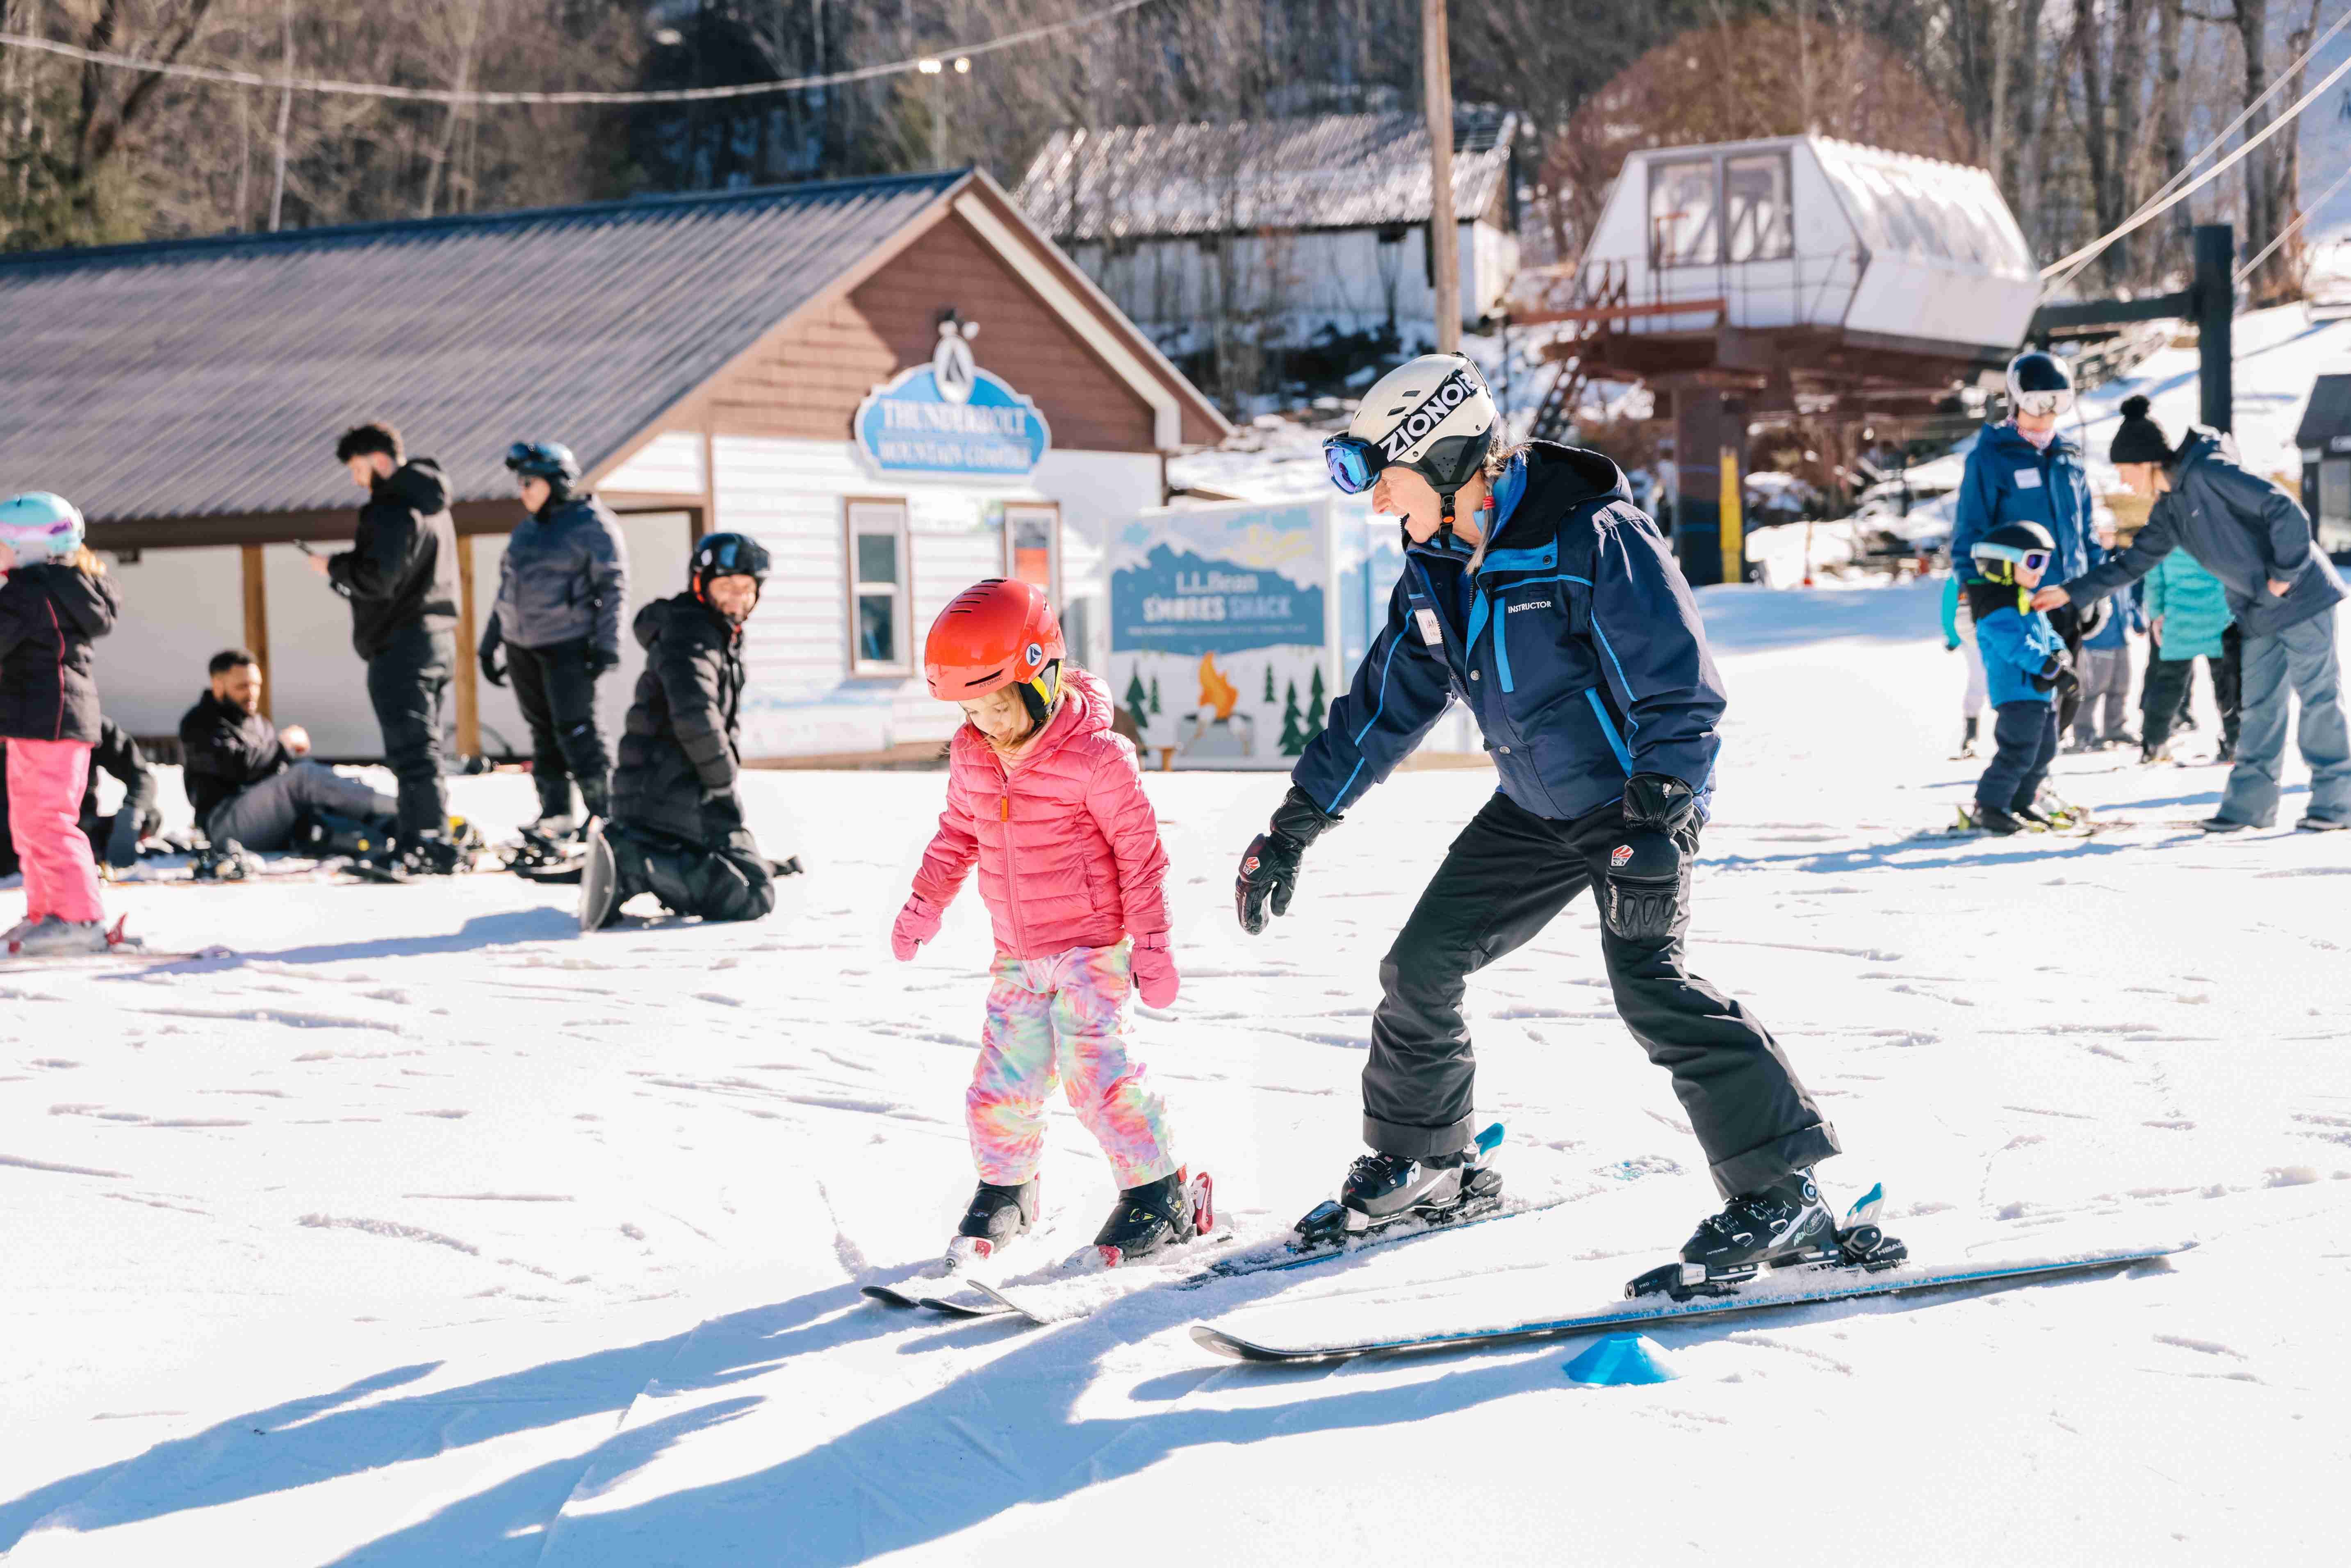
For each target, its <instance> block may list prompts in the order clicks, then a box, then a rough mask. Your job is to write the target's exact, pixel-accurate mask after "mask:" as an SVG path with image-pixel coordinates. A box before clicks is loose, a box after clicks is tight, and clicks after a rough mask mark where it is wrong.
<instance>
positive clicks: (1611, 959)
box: [1364, 794, 1837, 1197]
mask: <svg viewBox="0 0 2351 1568" xmlns="http://www.w3.org/2000/svg"><path fill="white" fill-rule="evenodd" d="M1623 837H1624V811H1623V808H1622V807H1621V806H1620V805H1619V804H1618V803H1617V802H1615V801H1613V800H1612V801H1610V802H1609V803H1608V804H1607V805H1605V806H1602V807H1599V808H1597V809H1596V810H1592V811H1589V812H1587V813H1585V814H1584V815H1583V816H1581V817H1578V818H1576V819H1575V820H1574V821H1552V820H1551V819H1549V818H1545V817H1539V816H1537V815H1535V814H1534V813H1533V812H1532V811H1530V810H1527V809H1526V808H1525V807H1523V806H1520V805H1519V804H1518V803H1517V802H1516V801H1513V800H1510V797H1508V796H1507V795H1500V794H1497V795H1496V796H1494V797H1493V798H1492V799H1491V800H1489V801H1488V802H1487V803H1486V806H1485V808H1484V810H1480V811H1479V813H1478V814H1477V816H1475V817H1474V818H1472V819H1470V821H1469V825H1468V827H1467V828H1465V829H1463V830H1462V832H1461V836H1460V837H1458V838H1457V839H1455V840H1454V841H1453V847H1452V848H1451V849H1450V850H1448V851H1447V852H1446V856H1445V863H1444V864H1443V865H1441V866H1439V867H1438V868H1437V876H1436V878H1435V879H1434V880H1433V881H1431V882H1430V883H1429V884H1428V888H1427V891H1426V892H1425V893H1423V894H1421V895H1420V903H1419V904H1417V905H1416V906H1415V907H1414V909H1413V912H1412V917H1411V918H1410V919H1408V920H1406V921H1405V925H1404V929H1403V930H1402V931H1401V932H1399V933H1397V935H1396V939H1395V946H1393V947H1391V948H1389V949H1388V955H1387V956H1386V957H1384V958H1383V959H1382V960H1380V985H1381V988H1382V990H1383V992H1384V995H1383V997H1382V998H1381V1000H1380V1005H1379V1009H1378V1010H1377V1011H1375V1012H1374V1014H1373V1015H1372V1050H1371V1060H1370V1061H1369V1062H1367V1063H1366V1064H1365V1066H1364V1142H1366V1143H1368V1144H1370V1145H1371V1146H1372V1147H1373V1148H1374V1149H1376V1150H1378V1151H1379V1152H1380V1153H1382V1154H1385V1155H1396V1156H1399V1157H1404V1158H1422V1157H1426V1156H1427V1155H1447V1154H1453V1153H1456V1152H1458V1151H1459V1150H1461V1149H1463V1148H1466V1147H1468V1144H1469V1141H1470V1138H1471V1136H1472V1135H1473V1117H1472V1115H1471V1112H1472V1108H1473V1106H1472V1099H1471V1088H1472V1084H1473V1081H1474V1079H1475V1076H1476V1073H1477V1066H1478V1064H1477V1060H1476V1057H1475V1056H1474V1055H1473V1054H1472V1052H1471V1051H1470V1047H1469V1028H1468V1024H1467V1023H1466V1022H1464V1021H1463V1019H1462V1017H1461V1002H1462V998H1463V995H1464V993H1465V991H1466V990H1467V985H1466V982H1467V979H1468V976H1470V975H1471V974H1473V973H1475V972H1476V971H1477V970H1479V969H1482V968H1484V967H1486V966H1487V965H1489V964H1490V963H1492V962H1493V961H1494V960H1495V959H1497V958H1499V957H1501V956H1504V955H1506V954H1508V953H1510V952H1513V951H1515V950H1516V949H1518V948H1520V947H1521V946H1525V945H1526V944H1527V943H1528V942H1530V941H1531V940H1532V939H1533V938H1534V936H1535V935H1536V933H1538V932H1540V931H1541V930H1542V928H1543V927H1544V926H1546V925H1550V924H1551V922H1552V917H1553V916H1555V915H1558V914H1559V912H1560V911H1561V910H1562V909H1564V908H1566V907H1567V905H1568V904H1569V903H1570V902H1571V901H1573V899H1574V897H1575V895H1576V894H1580V893H1582V892H1583V890H1584V889H1585V888H1587V887H1593V886H1596V885H1597V884H1598V883H1599V882H1600V880H1601V879H1602V878H1603V877H1604V876H1606V875H1607V871H1608V852H1609V851H1610V850H1612V849H1614V847H1615V846H1616V845H1617V843H1618V842H1620V841H1622V839H1623ZM1689 878H1690V872H1689V865H1688V862H1687V859H1686V860H1685V862H1684V863H1683V867H1682V888H1681V904H1680V908H1679V910H1678V911H1677V915H1676V918H1675V921H1674V925H1673V929H1672V931H1671V933H1670V934H1669V935H1667V936H1666V937H1665V938H1664V939H1662V940H1660V941H1656V942H1628V941H1626V940H1625V939H1624V938H1623V937H1620V936H1616V935H1615V934H1614V932H1612V931H1610V930H1608V929H1607V927H1606V925H1605V924H1603V925H1602V927H1601V933H1600V956H1601V961H1602V962H1603V963H1604V965H1606V967H1607V970H1608V983H1609V985H1610V987H1611V988H1612V989H1613V991H1614V997H1615V1001H1616V1013H1617V1016H1618V1017H1619V1018H1621V1019H1624V1020H1625V1028H1626V1029H1628V1030H1631V1031H1632V1034H1633V1038H1634V1039H1635V1040H1638V1041H1639V1042H1640V1044H1641V1048H1642V1049H1643V1050H1644V1051H1647V1052H1648V1053H1649V1060H1650V1061H1654V1062H1656V1064H1657V1065H1658V1066H1660V1067H1662V1068H1664V1069H1666V1070H1667V1071H1669V1072H1671V1073H1672V1074H1673V1075H1674V1093H1675V1094H1676V1096H1677V1097H1678V1098H1679V1099H1680V1101H1681V1103H1682V1109H1683V1110H1684V1111H1685V1112H1686V1113H1687V1114H1688V1116H1689V1121H1690V1128H1691V1130H1692V1131H1693V1132H1695V1133H1696V1134H1698V1143H1699V1145H1701V1146H1702V1147H1703V1148H1704V1149H1705V1151H1706V1158H1707V1163H1708V1166H1710V1167H1711V1168H1712V1170H1713V1173H1714V1182H1715V1186H1718V1187H1719V1188H1720V1189H1721V1190H1722V1192H1723V1194H1724V1195H1725V1196H1726V1197H1730V1196H1735V1195H1737V1194H1739V1193H1743V1192H1753V1191H1755V1190H1757V1189H1758V1188H1761V1187H1765V1186H1771V1184H1772V1183H1773V1182H1775V1181H1777V1180H1779V1179H1780V1178H1781V1177H1782V1176H1786V1175H1787V1174H1788V1173H1789V1172H1790V1171H1792V1170H1798V1169H1802V1168H1803V1167H1805V1166H1810V1165H1812V1164H1813V1162H1814V1161H1816V1160H1821V1159H1825V1158H1827V1157H1828V1156H1829V1155H1834V1154H1835V1153H1836V1152H1837V1139H1836V1132H1835V1129H1834V1128H1833V1127H1831V1126H1830V1125H1829V1124H1828V1123H1827V1122H1825V1121H1823V1119H1822V1117H1821V1113H1820V1108H1819V1107H1818V1106H1816V1105H1814V1104H1813V1100H1812V1096H1810V1095H1809V1094H1807V1093H1805V1092H1804V1087H1803V1085H1802V1083H1799V1082H1797V1081H1796V1074H1795V1072H1794V1071H1793V1070H1792V1068H1790V1067H1789V1065H1788V1059H1787V1058H1786V1057H1785V1056H1783V1055H1782V1054H1781V1051H1780V1047H1779V1044H1778V1042H1777V1041H1775V1040H1772V1038H1771V1031H1770V1030H1766V1029H1765V1028H1764V1027H1763V1025H1762V1024H1761V1022H1760V1021H1758V1020H1757V1019H1756V1018H1755V1016H1754V1015H1753V1014H1752V1013H1750V1012H1749V1011H1748V1010H1747V1009H1745V1008H1744V1007H1742V1006H1740V1004H1739V1003H1738V1002H1735V1001H1733V1000H1731V999H1730V998H1729V997H1726V996H1724V995H1723V994H1722V993H1721V992H1720V991H1719V990H1717V989H1715V988H1713V987H1712V986H1710V985H1708V983H1707V982H1706V981H1704V980H1702V979H1699V978H1698V977H1697V976H1695V975H1692V974H1691V973H1690V972H1689V970H1688V969H1687V968H1686V967H1684V966H1683V963H1682V940H1683V937H1684V936H1685V935H1686V934H1687V931H1688V928H1689V909H1690V880H1689Z"/></svg>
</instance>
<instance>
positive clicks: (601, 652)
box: [583, 643, 621, 681]
mask: <svg viewBox="0 0 2351 1568" xmlns="http://www.w3.org/2000/svg"><path fill="white" fill-rule="evenodd" d="M583 662H584V663H585V664H586V665H587V667H588V678H589V679H590V680H591V681H593V680H598V679H601V677H602V676H603V674H605V672H607V671H609V670H617V669H619V668H620V667H621V654H620V650H618V649H616V648H600V647H597V646H596V645H595V644H594V643H590V644H589V645H588V654H587V657H586V659H585V660H584V661H583Z"/></svg>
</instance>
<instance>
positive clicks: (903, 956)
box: [890, 893, 939, 964]
mask: <svg viewBox="0 0 2351 1568" xmlns="http://www.w3.org/2000/svg"><path fill="white" fill-rule="evenodd" d="M938 934H939V912H938V910H937V909H936V908H935V907H933V905H932V904H931V901H930V900H928V899H926V898H925V897H924V896H923V895H922V894H919V893H918V894H914V897H912V898H910V899H908V900H906V907H905V908H904V909H902V910H900V911H898V919H897V922H896V924H894V925H892V926H891V927H890V951H891V952H893V953H895V954H896V955H897V956H898V962H900V963H901V964H904V963H906V962H907V961H909V960H910V959H912V958H913V957H914V949H915V948H917V947H919V946H922V945H923V944H924V943H925V942H927V941H929V940H930V939H931V938H932V937H934V936H937V935H938Z"/></svg>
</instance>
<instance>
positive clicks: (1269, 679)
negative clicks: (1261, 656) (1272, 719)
mask: <svg viewBox="0 0 2351 1568" xmlns="http://www.w3.org/2000/svg"><path fill="white" fill-rule="evenodd" d="M1265 706H1268V707H1271V706H1273V666H1272V665H1271V664H1268V665H1267V666H1266V667H1265Z"/></svg>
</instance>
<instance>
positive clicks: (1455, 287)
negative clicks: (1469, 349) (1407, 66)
mask: <svg viewBox="0 0 2351 1568" xmlns="http://www.w3.org/2000/svg"><path fill="white" fill-rule="evenodd" d="M1445 5H1446V0H1420V53H1421V77H1422V79H1423V81H1424V82H1425V83H1426V90H1425V91H1424V92H1423V94H1422V96H1423V97H1425V98H1426V99H1427V100H1428V261H1429V268H1428V270H1429V277H1431V278H1432V279H1434V280H1435V283H1436V286H1437V352H1439V353H1443V354H1453V353H1458V352H1459V351H1460V350H1461V231H1460V229H1459V228H1458V226H1457V225H1455V223H1454V220H1453V60H1452V57H1451V54H1450V46H1449V45H1448V44H1447V38H1446V16H1445Z"/></svg>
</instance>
